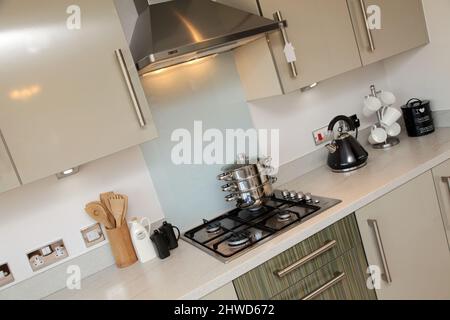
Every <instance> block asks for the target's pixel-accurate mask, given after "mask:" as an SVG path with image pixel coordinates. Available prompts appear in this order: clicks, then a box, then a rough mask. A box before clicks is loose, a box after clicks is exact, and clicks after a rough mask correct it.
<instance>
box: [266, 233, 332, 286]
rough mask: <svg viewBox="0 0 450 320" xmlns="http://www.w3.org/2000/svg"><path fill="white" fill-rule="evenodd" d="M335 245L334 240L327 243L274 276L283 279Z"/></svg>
mask: <svg viewBox="0 0 450 320" xmlns="http://www.w3.org/2000/svg"><path fill="white" fill-rule="evenodd" d="M336 245H337V241H336V240H333V241H330V242H327V243H326V244H325V245H324V246H323V247H322V248H320V249H318V250H316V251H314V252H313V253H311V254H309V255H307V256H306V257H303V258H302V259H300V260H298V261H297V262H295V263H293V264H291V265H290V266H289V267H286V268H284V269H283V270H280V271H277V272H276V273H275V274H276V275H277V276H278V277H279V278H283V277H285V276H287V275H288V274H289V273H291V272H292V271H294V270H295V269H298V268H300V267H301V266H303V265H305V264H306V263H308V262H310V261H311V260H314V259H316V258H317V257H319V256H321V255H323V254H324V253H325V252H328V251H330V250H331V249H333V248H334V247H335V246H336Z"/></svg>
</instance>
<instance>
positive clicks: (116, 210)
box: [109, 195, 125, 228]
mask: <svg viewBox="0 0 450 320" xmlns="http://www.w3.org/2000/svg"><path fill="white" fill-rule="evenodd" d="M109 204H110V206H111V213H112V214H113V216H114V219H115V220H116V227H117V228H120V227H122V223H123V216H124V211H125V199H123V198H122V197H121V196H120V195H114V197H112V198H109Z"/></svg>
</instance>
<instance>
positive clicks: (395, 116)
mask: <svg viewBox="0 0 450 320" xmlns="http://www.w3.org/2000/svg"><path fill="white" fill-rule="evenodd" d="M401 117H402V113H401V112H400V111H399V110H397V109H395V108H390V107H389V108H385V109H384V110H383V115H382V117H381V124H382V125H383V127H385V128H389V127H390V126H392V125H393V124H394V123H396V122H397V121H398V120H399V119H400V118H401Z"/></svg>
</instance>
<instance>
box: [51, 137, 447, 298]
mask: <svg viewBox="0 0 450 320" xmlns="http://www.w3.org/2000/svg"><path fill="white" fill-rule="evenodd" d="M368 151H369V153H370V158H369V163H368V165H367V166H366V167H365V168H362V169H360V170H358V171H355V172H352V173H347V174H337V173H332V172H330V170H329V169H328V168H327V167H321V168H319V169H316V170H314V171H312V172H310V173H308V174H306V175H303V176H301V177H297V178H295V177H293V178H295V179H294V180H293V181H291V182H289V183H287V184H286V185H284V186H282V188H283V189H289V190H298V191H300V190H303V191H308V192H312V193H313V194H317V195H320V196H326V197H331V198H336V199H341V200H342V203H341V204H339V205H338V206H336V207H333V208H332V209H330V210H328V211H326V212H324V213H322V214H321V215H319V216H316V217H314V218H312V219H311V220H308V221H306V222H305V223H303V224H302V225H299V226H297V227H295V228H293V229H291V230H289V231H288V232H286V233H284V234H282V235H280V236H278V237H276V238H275V239H273V240H271V241H269V242H267V243H265V244H263V245H262V246H260V247H258V248H256V249H254V250H252V251H250V252H249V253H248V254H246V255H244V256H242V257H240V258H238V259H236V260H234V261H232V262H230V263H229V264H223V263H222V262H220V261H218V260H216V259H215V258H213V257H211V256H209V255H207V254H206V253H204V252H202V251H200V250H199V249H197V248H195V247H194V246H192V245H190V244H187V243H185V242H183V241H181V242H180V247H179V248H178V249H177V250H175V251H173V254H172V256H171V257H170V258H168V259H166V260H164V261H161V260H153V261H151V262H149V263H147V264H144V265H142V264H136V265H134V266H132V267H130V268H128V269H125V270H119V269H117V268H116V267H110V268H108V269H106V270H104V271H102V272H100V273H98V274H95V275H93V276H91V277H89V278H87V279H85V280H83V282H82V289H81V290H77V291H69V290H63V291H60V292H58V293H56V294H54V295H51V296H50V297H48V299H71V300H73V299H199V298H201V297H203V296H205V295H207V294H209V293H211V292H212V291H214V290H216V289H218V288H220V287H222V286H223V285H225V284H227V283H229V282H231V281H232V280H234V279H236V278H237V277H239V276H241V275H242V274H244V273H246V272H248V271H250V270H252V269H253V268H255V267H257V266H258V265H260V264H262V263H264V262H265V261H267V260H269V259H271V258H272V257H274V256H276V255H278V254H280V253H282V252H283V251H285V250H287V249H288V248H290V247H292V246H294V245H296V244H297V243H299V242H301V241H303V240H305V239H306V238H308V237H310V236H312V235H313V234H315V233H317V232H319V231H321V230H323V229H324V228H326V227H328V226H329V225H331V224H333V223H335V222H337V221H339V220H340V219H342V218H344V217H345V216H347V215H349V214H352V213H353V212H355V211H356V210H358V209H360V208H362V207H364V206H366V205H367V204H369V203H371V202H372V201H374V200H376V199H378V198H379V197H381V196H383V195H384V194H386V193H389V192H391V191H392V190H394V189H396V188H397V187H399V186H401V185H403V184H404V183H406V182H408V181H410V180H411V179H413V178H415V177H417V176H419V175H421V174H422V173H424V172H426V171H428V170H430V169H431V168H433V167H435V166H437V165H439V164H440V163H442V162H444V161H446V160H448V159H450V128H442V129H438V130H437V131H436V133H435V134H432V135H429V136H426V137H421V138H414V139H413V138H408V137H403V138H402V142H401V144H400V145H399V146H397V147H395V148H393V149H391V150H373V149H369V150H368Z"/></svg>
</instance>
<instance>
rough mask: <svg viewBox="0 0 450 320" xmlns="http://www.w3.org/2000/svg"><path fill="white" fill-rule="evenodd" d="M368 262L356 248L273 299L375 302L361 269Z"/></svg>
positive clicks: (374, 296)
mask: <svg viewBox="0 0 450 320" xmlns="http://www.w3.org/2000/svg"><path fill="white" fill-rule="evenodd" d="M365 263H366V262H365V256H364V254H363V253H362V252H361V251H360V252H357V250H356V249H353V250H351V251H350V252H348V253H346V254H345V255H344V256H342V257H341V258H339V259H337V260H335V261H333V262H332V263H330V264H328V265H326V266H325V267H323V268H322V269H320V270H318V271H316V272H315V273H313V274H312V275H310V276H308V277H306V278H305V279H304V280H302V281H300V282H299V283H297V284H295V285H293V286H292V287H290V288H289V289H288V290H286V291H284V292H282V293H280V294H278V295H277V296H275V297H274V298H272V300H376V295H375V292H374V291H373V290H370V289H368V287H367V279H366V277H365V276H364V274H365V270H364V269H362V268H361V266H363V265H365ZM368 277H369V275H367V278H368Z"/></svg>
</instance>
